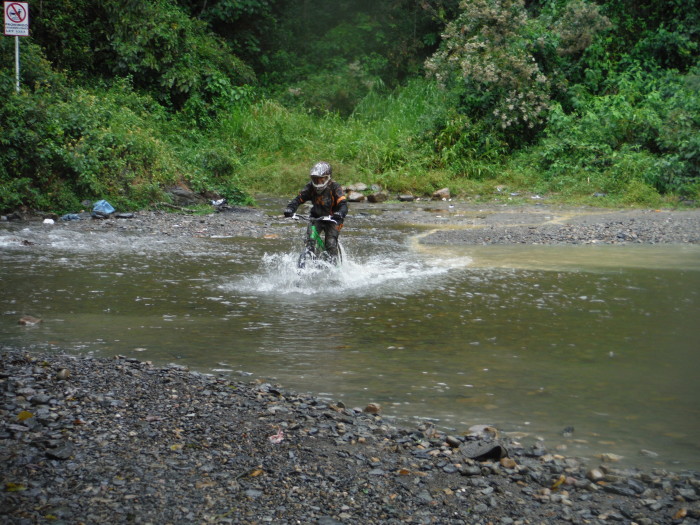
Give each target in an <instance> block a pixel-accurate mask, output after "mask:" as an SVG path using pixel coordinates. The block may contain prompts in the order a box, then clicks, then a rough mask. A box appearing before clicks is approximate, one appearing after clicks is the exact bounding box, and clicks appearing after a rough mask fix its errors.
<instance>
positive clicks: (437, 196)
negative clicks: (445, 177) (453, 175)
mask: <svg viewBox="0 0 700 525" xmlns="http://www.w3.org/2000/svg"><path fill="white" fill-rule="evenodd" d="M450 197H451V195H450V189H449V188H442V189H439V190H437V191H435V192H433V200H437V201H439V200H447V199H449V198H450Z"/></svg>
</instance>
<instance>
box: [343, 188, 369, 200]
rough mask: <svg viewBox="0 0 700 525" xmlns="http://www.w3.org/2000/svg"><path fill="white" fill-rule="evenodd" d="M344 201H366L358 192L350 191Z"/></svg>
mask: <svg viewBox="0 0 700 525" xmlns="http://www.w3.org/2000/svg"><path fill="white" fill-rule="evenodd" d="M345 197H346V199H347V200H348V202H364V201H365V200H367V197H366V196H365V195H364V194H363V193H360V192H358V191H350V192H348V193H347V194H346V196H345Z"/></svg>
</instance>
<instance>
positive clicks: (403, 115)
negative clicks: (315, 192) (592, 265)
mask: <svg viewBox="0 0 700 525" xmlns="http://www.w3.org/2000/svg"><path fill="white" fill-rule="evenodd" d="M29 10H30V21H31V23H30V24H31V25H30V36H29V37H19V42H20V60H21V68H20V72H21V79H20V89H19V91H17V90H16V81H15V41H16V38H15V37H11V36H2V37H0V56H2V62H1V63H0V96H1V97H2V104H0V211H3V212H5V211H10V210H14V209H17V208H26V209H35V210H36V209H38V210H45V211H53V212H56V213H62V212H74V211H76V210H79V209H80V208H81V202H82V201H83V200H86V199H87V200H95V199H100V198H105V199H108V200H110V202H111V203H112V204H114V205H115V207H117V209H122V210H124V209H134V208H142V207H146V206H149V205H151V204H153V203H155V202H159V201H162V200H164V199H167V194H166V193H165V192H164V190H166V189H167V188H169V187H172V186H185V187H188V188H190V189H192V190H194V191H210V192H216V193H218V194H219V195H221V196H224V197H226V198H227V199H229V200H230V201H232V202H239V203H246V202H247V203H250V202H252V196H254V195H256V194H257V193H272V194H278V195H290V194H292V193H293V192H295V191H297V190H298V188H299V187H300V186H301V184H303V183H304V182H305V181H306V177H307V174H308V169H309V167H310V166H311V165H312V164H313V163H314V162H316V161H317V160H321V159H323V160H328V161H329V162H331V163H332V164H333V165H334V170H335V173H336V178H337V179H339V180H341V182H343V183H353V182H366V183H369V184H378V185H381V186H382V187H383V188H386V189H387V190H389V191H390V192H402V193H404V192H413V193H414V194H416V195H429V194H431V193H432V192H433V191H435V190H437V189H439V188H442V187H448V188H450V190H451V191H452V193H453V194H454V195H458V196H464V197H470V198H474V199H477V198H481V199H488V200H492V199H494V198H504V197H503V196H504V195H506V196H510V195H511V194H514V193H519V194H521V195H523V197H522V198H528V197H529V196H531V195H534V194H537V195H541V196H547V198H549V199H551V200H557V201H559V202H567V201H569V202H577V203H595V204H597V205H644V206H662V205H671V206H675V205H679V204H684V203H688V204H691V205H692V204H694V203H696V202H697V200H698V198H699V191H700V129H699V128H700V62H699V61H698V57H699V56H700V53H698V44H699V42H700V34H699V33H700V7H699V6H698V4H697V2H696V1H688V0H599V1H598V2H594V1H592V0H466V1H458V0H385V1H382V2H377V1H368V0H151V1H149V2H143V1H135V0H51V1H50V2H47V1H30V2H29ZM496 187H498V188H499V190H502V191H500V192H498V191H496V189H495V188H496ZM505 198H511V199H512V198H514V197H505ZM516 198H521V197H516Z"/></svg>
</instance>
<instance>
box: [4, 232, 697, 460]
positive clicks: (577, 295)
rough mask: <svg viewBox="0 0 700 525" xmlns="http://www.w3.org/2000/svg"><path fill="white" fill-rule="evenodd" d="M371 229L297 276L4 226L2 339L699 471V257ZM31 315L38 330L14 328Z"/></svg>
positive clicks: (266, 258) (280, 245) (681, 251)
mask: <svg viewBox="0 0 700 525" xmlns="http://www.w3.org/2000/svg"><path fill="white" fill-rule="evenodd" d="M27 235H29V234H28V233H27ZM363 235H364V234H363V232H361V231H357V232H349V234H348V235H346V237H345V239H346V249H347V251H348V260H347V261H346V263H345V264H344V265H343V266H342V267H341V268H339V269H335V268H328V269H326V270H323V271H305V272H303V273H301V274H300V273H298V272H297V271H296V269H295V268H294V266H295V261H296V253H295V249H294V246H293V243H292V242H287V241H283V240H250V239H245V240H243V239H216V240H211V239H209V240H206V239H201V240H198V241H196V242H197V243H199V244H195V245H189V246H188V247H187V249H186V250H183V249H182V247H178V246H175V245H172V244H171V242H173V241H167V242H166V241H163V243H162V244H158V243H154V242H153V240H151V239H142V240H139V239H130V240H129V241H128V242H125V241H124V239H120V238H119V237H114V238H112V239H110V238H107V239H101V240H100V243H99V244H95V240H92V239H88V238H80V237H73V236H69V237H66V236H63V237H62V236H61V235H57V236H56V237H55V238H53V239H50V240H48V241H47V242H46V243H43V244H41V246H33V247H22V246H18V245H17V244H16V243H13V242H11V241H10V240H9V236H8V235H4V236H3V234H2V232H0V247H1V249H2V251H1V252H0V272H1V273H0V275H2V277H0V279H1V281H0V286H1V290H2V294H1V295H0V307H1V308H2V314H3V315H2V316H1V317H0V335H1V336H2V340H3V342H4V344H6V345H11V346H16V347H22V348H26V349H29V350H52V349H68V350H70V351H74V352H81V353H87V352H91V353H95V354H98V355H113V354H126V355H130V356H135V357H138V358H140V359H147V360H153V361H155V362H177V363H180V364H186V365H188V366H190V367H192V368H197V369H200V370H206V371H212V372H216V373H231V374H236V373H238V372H246V373H252V374H254V375H255V376H257V377H261V378H273V379H275V380H277V381H279V382H281V383H282V384H284V385H285V386H288V387H290V388H294V389H298V390H302V391H310V392H314V393H316V394H319V395H321V396H327V397H328V398H332V399H336V400H343V401H344V402H345V404H346V405H349V406H364V405H365V404H366V403H368V402H379V403H380V404H382V405H383V406H384V413H385V415H387V416H394V417H397V418H401V419H408V420H410V419H431V420H434V421H435V422H436V424H438V425H440V426H443V427H447V428H451V429H454V431H455V432H461V431H465V430H466V429H467V428H468V427H469V426H471V425H473V424H480V423H488V424H493V425H496V426H498V427H499V428H501V429H502V430H504V431H510V432H518V433H520V432H522V433H526V434H528V436H529V437H527V438H525V440H526V441H527V440H528V439H534V438H536V437H541V438H543V439H544V440H545V444H546V445H547V446H549V447H551V448H555V447H557V446H561V447H562V448H563V447H564V446H565V447H567V448H566V450H563V452H564V453H568V454H572V455H581V456H586V457H592V456H594V455H595V454H599V453H605V452H614V453H617V454H621V455H624V456H625V457H626V458H627V460H628V462H629V463H630V464H634V465H656V464H658V465H662V466H666V467H670V468H678V469H680V468H681V467H684V468H685V467H689V468H695V469H698V468H700V454H699V452H700V448H699V446H698V443H697V439H696V436H697V435H698V433H699V431H700V417H699V416H700V414H699V413H698V412H699V411H700V408H698V407H699V405H698V400H699V399H700V395H699V394H700V387H699V386H698V382H697V380H696V378H697V376H698V372H700V370H699V368H700V366H699V365H700V358H699V357H698V354H697V349H698V346H699V345H698V343H699V342H700V327H699V325H698V322H697V320H698V319H700V299H699V297H698V293H699V292H700V250H699V249H698V247H692V246H691V247H681V246H663V247H656V246H646V247H645V246H634V247H627V246H624V247H611V246H576V247H465V246H462V247H455V246H451V247H435V246H433V247H430V248H429V249H428V248H425V247H420V246H419V245H418V244H417V243H414V242H410V241H409V242H407V239H406V237H405V236H404V235H403V233H402V232H393V234H392V236H391V238H390V239H382V240H381V242H379V241H375V240H372V238H369V237H368V238H365V237H364V236H363ZM96 254H99V255H96ZM24 314H31V315H35V316H37V317H41V318H43V319H44V322H43V323H42V324H41V325H38V326H35V327H21V326H19V325H18V324H17V319H18V317H20V316H21V315H24ZM568 426H573V427H574V428H575V431H574V434H573V436H572V437H570V438H568V437H567V438H565V437H563V436H562V435H560V431H561V430H562V429H564V428H565V427H568ZM642 450H646V451H649V452H651V453H654V454H658V457H649V456H648V455H647V456H645V455H640V451H642Z"/></svg>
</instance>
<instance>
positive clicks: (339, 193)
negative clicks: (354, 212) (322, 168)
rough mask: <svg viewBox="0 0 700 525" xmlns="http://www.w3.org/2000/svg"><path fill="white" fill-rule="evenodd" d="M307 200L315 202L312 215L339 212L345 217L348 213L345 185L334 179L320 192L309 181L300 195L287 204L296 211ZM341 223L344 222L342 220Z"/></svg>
mask: <svg viewBox="0 0 700 525" xmlns="http://www.w3.org/2000/svg"><path fill="white" fill-rule="evenodd" d="M307 201H311V203H312V204H313V207H312V208H311V216H312V217H324V216H326V215H333V214H337V215H340V216H341V217H342V218H345V216H346V215H347V214H348V202H347V200H346V199H345V192H344V191H343V187H342V186H341V185H340V184H338V183H337V182H336V181H334V180H332V181H331V182H330V184H329V185H328V186H326V187H325V188H324V190H323V191H321V192H320V193H319V192H317V191H316V188H314V185H313V184H312V183H311V182H309V183H307V184H306V186H304V187H303V188H302V190H301V191H300V192H299V195H297V196H296V197H294V198H293V199H292V200H291V201H290V202H289V204H287V208H290V209H291V210H292V211H296V209H297V208H298V207H299V205H300V204H303V203H304V202H307ZM340 223H341V224H342V220H341V221H340Z"/></svg>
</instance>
